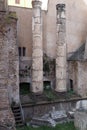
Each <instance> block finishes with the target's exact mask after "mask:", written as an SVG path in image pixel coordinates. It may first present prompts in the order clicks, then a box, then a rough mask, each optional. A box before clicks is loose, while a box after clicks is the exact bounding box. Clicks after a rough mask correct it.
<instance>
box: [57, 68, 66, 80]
mask: <svg viewBox="0 0 87 130" xmlns="http://www.w3.org/2000/svg"><path fill="white" fill-rule="evenodd" d="M56 78H57V79H66V69H65V68H60V67H57V68H56Z"/></svg>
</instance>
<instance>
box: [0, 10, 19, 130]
mask: <svg viewBox="0 0 87 130" xmlns="http://www.w3.org/2000/svg"><path fill="white" fill-rule="evenodd" d="M14 22H16V21H15V20H14V19H13V18H12V15H11V14H7V13H5V12H0V122H1V123H3V124H5V125H7V126H11V127H13V128H12V129H11V130H14V129H15V128H14V125H15V121H14V116H13V114H12V111H11V108H10V103H9V97H10V92H9V81H10V80H12V79H10V77H9V74H10V73H9V67H8V66H9V50H10V46H11V45H10V44H11V43H12V42H13V44H14V40H12V42H11V41H10V40H9V38H10V39H11V38H13V37H11V35H10V31H11V29H10V28H13V30H15V29H14V26H13V25H14V24H12V25H11V23H14ZM15 25H16V24H15ZM15 27H16V26H15ZM11 33H12V31H11ZM13 35H14V34H13ZM14 38H16V37H15V35H14ZM15 44H16V43H15ZM11 47H12V46H11ZM14 49H15V48H13V49H12V52H13V51H14ZM11 55H12V54H11ZM17 64H18V63H17ZM13 66H14V68H15V67H16V68H17V66H15V65H13ZM10 70H11V68H10ZM16 72H17V71H16ZM12 74H13V75H15V73H14V71H12ZM13 81H14V80H13ZM15 82H16V81H14V83H15ZM11 87H13V86H11ZM17 87H18V86H17ZM11 89H12V88H11ZM14 89H17V90H18V88H16V86H14ZM12 93H14V92H13V91H12ZM15 101H16V100H15Z"/></svg>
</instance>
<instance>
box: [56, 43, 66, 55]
mask: <svg viewBox="0 0 87 130" xmlns="http://www.w3.org/2000/svg"><path fill="white" fill-rule="evenodd" d="M56 51H57V52H56V55H57V56H58V57H59V56H66V45H65V44H64V45H63V46H57V49H56Z"/></svg>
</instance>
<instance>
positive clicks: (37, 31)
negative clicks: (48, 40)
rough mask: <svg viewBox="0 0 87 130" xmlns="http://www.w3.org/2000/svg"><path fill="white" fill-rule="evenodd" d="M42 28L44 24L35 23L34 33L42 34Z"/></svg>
mask: <svg viewBox="0 0 87 130" xmlns="http://www.w3.org/2000/svg"><path fill="white" fill-rule="evenodd" d="M41 30H42V26H41V24H35V25H34V30H33V34H34V35H37V34H38V35H41Z"/></svg>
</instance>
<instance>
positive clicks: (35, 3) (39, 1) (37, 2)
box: [32, 0, 42, 7]
mask: <svg viewBox="0 0 87 130" xmlns="http://www.w3.org/2000/svg"><path fill="white" fill-rule="evenodd" d="M41 5H42V0H32V7H41Z"/></svg>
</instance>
